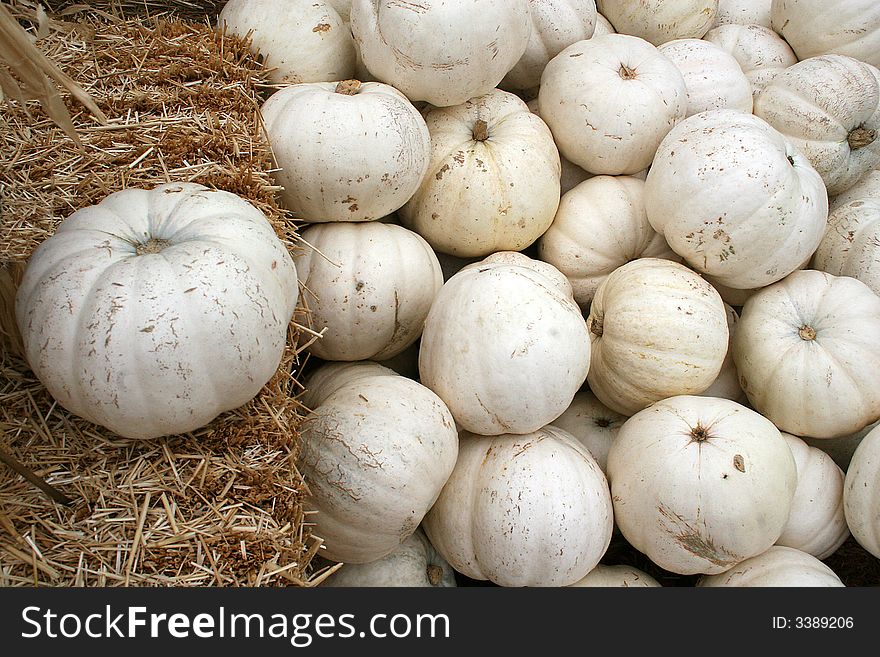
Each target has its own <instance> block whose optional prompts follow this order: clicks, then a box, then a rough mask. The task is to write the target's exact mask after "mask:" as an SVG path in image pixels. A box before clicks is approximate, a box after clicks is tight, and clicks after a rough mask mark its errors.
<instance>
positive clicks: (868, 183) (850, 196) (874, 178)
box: [828, 165, 880, 212]
mask: <svg viewBox="0 0 880 657" xmlns="http://www.w3.org/2000/svg"><path fill="white" fill-rule="evenodd" d="M865 198H873V199H880V165H878V166H877V167H876V168H874V170H873V171H869V172H868V173H866V174H865V175H864V176H862V177H861V178H859V180H858V182H857V183H856V184H854V185H853V186H852V187H850V188H849V189H847V190H846V191H845V192H841V193H840V194H837V195H836V196H834V197H833V198H830V199H829V205H828V209H829V211H831V212H834V211H835V210H836V209H837V208H839V207H840V206H841V205H846V204H847V203H849V202H850V201H859V200H861V199H865Z"/></svg>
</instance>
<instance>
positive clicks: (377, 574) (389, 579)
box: [321, 527, 457, 588]
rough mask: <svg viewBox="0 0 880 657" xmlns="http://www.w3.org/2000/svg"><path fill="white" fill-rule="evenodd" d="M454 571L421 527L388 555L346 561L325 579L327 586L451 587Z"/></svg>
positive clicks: (322, 584)
mask: <svg viewBox="0 0 880 657" xmlns="http://www.w3.org/2000/svg"><path fill="white" fill-rule="evenodd" d="M456 585H457V584H456V582H455V571H454V570H453V569H452V566H450V565H449V563H447V561H446V559H444V558H443V557H441V556H440V555H439V554H438V553H437V550H435V549H434V546H433V545H431V542H430V541H429V540H428V537H427V536H425V532H424V531H422V529H421V527H419V528H418V529H416V531H415V532H414V533H413V534H412V536H410V537H409V538H407V539H406V540H405V541H404V542H403V543H401V544H400V545H399V546H398V547H397V549H396V550H394V551H393V552H392V553H390V554H388V555H387V556H384V557H382V558H381V559H378V560H377V561H371V562H370V563H362V564H361V563H347V564H343V565H342V567H341V568H339V570H337V571H336V572H335V573H333V574H332V575H330V576H329V577H328V578H327V579H325V580H324V581H323V582H322V583H321V586H326V587H333V588H336V587H366V586H370V587H383V588H385V587H402V586H406V587H430V586H433V587H438V588H443V587H452V586H456Z"/></svg>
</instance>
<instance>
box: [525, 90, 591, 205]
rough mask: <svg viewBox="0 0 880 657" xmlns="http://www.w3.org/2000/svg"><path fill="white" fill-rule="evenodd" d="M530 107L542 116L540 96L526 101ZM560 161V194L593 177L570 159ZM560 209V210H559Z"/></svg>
mask: <svg viewBox="0 0 880 657" xmlns="http://www.w3.org/2000/svg"><path fill="white" fill-rule="evenodd" d="M526 105H528V107H529V111H530V112H532V114H537V115H538V116H541V113H540V111H539V110H538V98H537V96H536V97H535V98H532V99H531V100H530V101H529V102H527V103H526ZM559 163H560V164H561V165H562V169H561V171H562V173H561V175H560V176H559V193H560V195H562V194H565V193H566V192H567V191H569V190H570V189H573V188H574V187H575V186H577V185H579V184H580V183H582V182H584V181H585V180H587V179H588V178H592V177H593V174H592V173H587V172H586V171H584V170H583V169H581V168H580V167H579V166H578V165H577V164H574V163H573V162H570V161H569V160H567V159H565V158H564V157H562V155H560V156H559ZM557 211H558V210H557Z"/></svg>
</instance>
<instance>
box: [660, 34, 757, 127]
mask: <svg viewBox="0 0 880 657" xmlns="http://www.w3.org/2000/svg"><path fill="white" fill-rule="evenodd" d="M657 49H658V50H659V51H660V52H661V53H662V54H663V55H665V56H666V57H668V58H669V59H670V60H672V63H673V64H675V65H676V67H677V68H678V70H679V71H681V75H682V77H683V78H684V84H685V87H686V89H687V99H688V102H687V111H686V112H685V116H692V115H693V114H698V113H699V112H705V111H706V110H711V109H721V108H724V107H727V108H730V109H735V110H740V111H741V112H749V113H751V111H752V85H751V83H750V82H749V80H748V78H747V77H746V75H745V73H743V70H742V68H740V65H739V62H737V61H736V59H734V57H733V55H731V54H729V53H727V52H725V51H724V50H723V49H722V48H720V47H719V46H716V45H715V44H714V43H711V42H709V41H704V40H703V39H673V40H672V41H667V42H666V43H664V44H662V45H660V46H658V48H657Z"/></svg>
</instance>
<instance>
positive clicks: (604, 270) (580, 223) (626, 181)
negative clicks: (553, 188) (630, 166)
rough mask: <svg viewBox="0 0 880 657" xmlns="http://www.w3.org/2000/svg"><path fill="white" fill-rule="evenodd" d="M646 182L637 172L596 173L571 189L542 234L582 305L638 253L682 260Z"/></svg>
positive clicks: (542, 254)
mask: <svg viewBox="0 0 880 657" xmlns="http://www.w3.org/2000/svg"><path fill="white" fill-rule="evenodd" d="M644 187H645V183H644V181H643V180H641V179H639V178H635V177H632V176H595V177H593V178H590V179H589V180H587V181H585V182H583V183H581V184H579V185H577V186H575V187H574V188H573V189H571V190H570V191H568V192H566V193H565V194H564V195H563V196H562V198H561V200H560V202H559V209H558V210H557V211H556V216H555V218H554V219H553V223H552V224H551V225H550V227H549V228H548V229H547V231H546V232H545V233H544V234H543V235H542V236H541V238H540V239H539V240H538V257H539V258H540V259H541V260H544V261H545V262H549V263H550V264H551V265H553V266H554V267H556V268H557V269H559V271H561V272H562V273H563V274H565V276H566V277H567V278H568V281H569V282H570V283H571V287H572V289H573V291H574V298H575V301H577V302H578V303H579V304H581V305H582V306H587V305H589V303H590V302H591V301H592V300H593V296H594V295H595V293H596V288H598V287H599V284H600V283H601V282H602V281H603V280H605V278H606V277H607V276H608V275H609V274H610V273H611V272H612V271H614V270H615V269H617V268H618V267H620V266H621V265H624V264H626V263H627V262H630V261H631V260H635V259H637V258H666V259H669V260H676V261H679V262H680V261H681V258H680V256H679V255H678V254H677V253H675V252H674V251H673V250H672V249H670V248H669V245H668V244H666V240H664V239H663V237H662V236H661V235H658V234H657V233H656V232H655V231H654V229H653V228H651V224H649V223H648V218H647V215H646V214H645V204H644V200H643V190H644Z"/></svg>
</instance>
